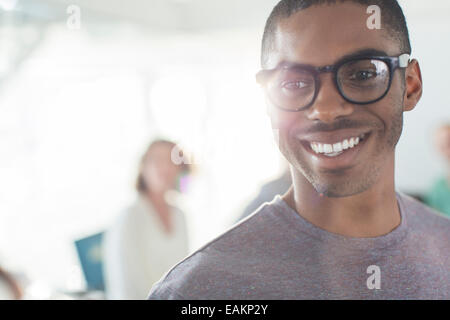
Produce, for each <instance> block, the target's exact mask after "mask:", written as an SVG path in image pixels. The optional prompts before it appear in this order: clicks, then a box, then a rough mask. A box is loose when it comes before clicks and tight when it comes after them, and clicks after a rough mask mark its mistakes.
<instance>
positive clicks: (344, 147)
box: [342, 139, 350, 150]
mask: <svg viewBox="0 0 450 320" xmlns="http://www.w3.org/2000/svg"><path fill="white" fill-rule="evenodd" d="M349 147H350V146H349V144H348V140H347V139H345V140H344V141H343V142H342V148H343V149H344V150H347V149H348V148H349Z"/></svg>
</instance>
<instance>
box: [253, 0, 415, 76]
mask: <svg viewBox="0 0 450 320" xmlns="http://www.w3.org/2000/svg"><path fill="white" fill-rule="evenodd" d="M345 1H351V2H355V3H358V4H361V5H366V6H367V7H369V6H371V5H377V6H379V7H380V9H381V15H382V23H383V25H384V26H387V27H388V32H389V35H390V36H391V37H392V38H393V39H396V40H397V41H399V43H400V49H401V50H402V53H409V54H411V42H410V40H409V32H408V27H407V25H406V19H405V15H404V14H403V10H402V8H401V7H400V5H399V4H398V2H397V0H281V1H280V2H279V3H278V4H277V5H276V6H275V7H274V8H273V10H272V13H271V14H270V16H269V18H268V19H267V22H266V27H265V29H264V35H263V39H262V47H261V65H262V67H263V68H264V67H265V65H266V62H267V61H266V60H267V56H268V53H269V51H270V50H273V48H274V38H275V31H276V29H277V26H278V23H279V22H280V20H282V19H285V18H289V17H290V16H291V15H293V14H294V13H296V12H298V11H300V10H304V9H307V8H309V7H311V6H314V5H322V4H336V3H337V2H345Z"/></svg>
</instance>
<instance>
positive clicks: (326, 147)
mask: <svg viewBox="0 0 450 320" xmlns="http://www.w3.org/2000/svg"><path fill="white" fill-rule="evenodd" d="M371 136H372V131H367V130H355V129H352V130H339V131H330V132H320V133H316V134H313V135H308V136H298V138H299V139H300V141H301V145H302V146H303V148H304V149H305V150H306V151H307V155H308V156H309V158H310V161H311V163H313V164H314V165H316V166H318V167H320V168H323V169H334V170H336V169H347V168H350V167H353V166H354V165H356V164H357V160H358V158H359V157H360V154H361V152H362V151H363V150H364V149H365V148H364V147H365V145H366V144H367V142H368V141H369V140H370V138H371Z"/></svg>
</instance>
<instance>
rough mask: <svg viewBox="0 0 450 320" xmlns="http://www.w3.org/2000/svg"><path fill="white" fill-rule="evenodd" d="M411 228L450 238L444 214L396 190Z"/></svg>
mask: <svg viewBox="0 0 450 320" xmlns="http://www.w3.org/2000/svg"><path fill="white" fill-rule="evenodd" d="M398 195H399V197H400V199H401V201H402V204H403V207H404V209H405V212H406V214H407V217H406V218H407V220H408V225H409V226H410V227H411V228H410V229H412V230H417V231H420V232H425V233H433V234H434V235H439V236H442V239H447V240H449V239H450V219H449V218H448V217H447V216H445V215H444V214H442V213H440V212H438V211H436V210H434V209H433V208H430V207H429V206H427V205H426V204H424V203H422V202H420V201H418V200H417V199H414V198H413V197H411V196H409V195H406V194H404V193H401V192H398Z"/></svg>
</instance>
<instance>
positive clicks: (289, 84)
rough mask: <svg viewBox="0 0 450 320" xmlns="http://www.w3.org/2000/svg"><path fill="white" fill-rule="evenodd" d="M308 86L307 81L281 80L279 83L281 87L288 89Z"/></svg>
mask: <svg viewBox="0 0 450 320" xmlns="http://www.w3.org/2000/svg"><path fill="white" fill-rule="evenodd" d="M309 86H310V83H309V82H307V81H289V82H283V83H282V84H281V87H282V88H283V89H288V90H298V89H304V88H307V87H309Z"/></svg>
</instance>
